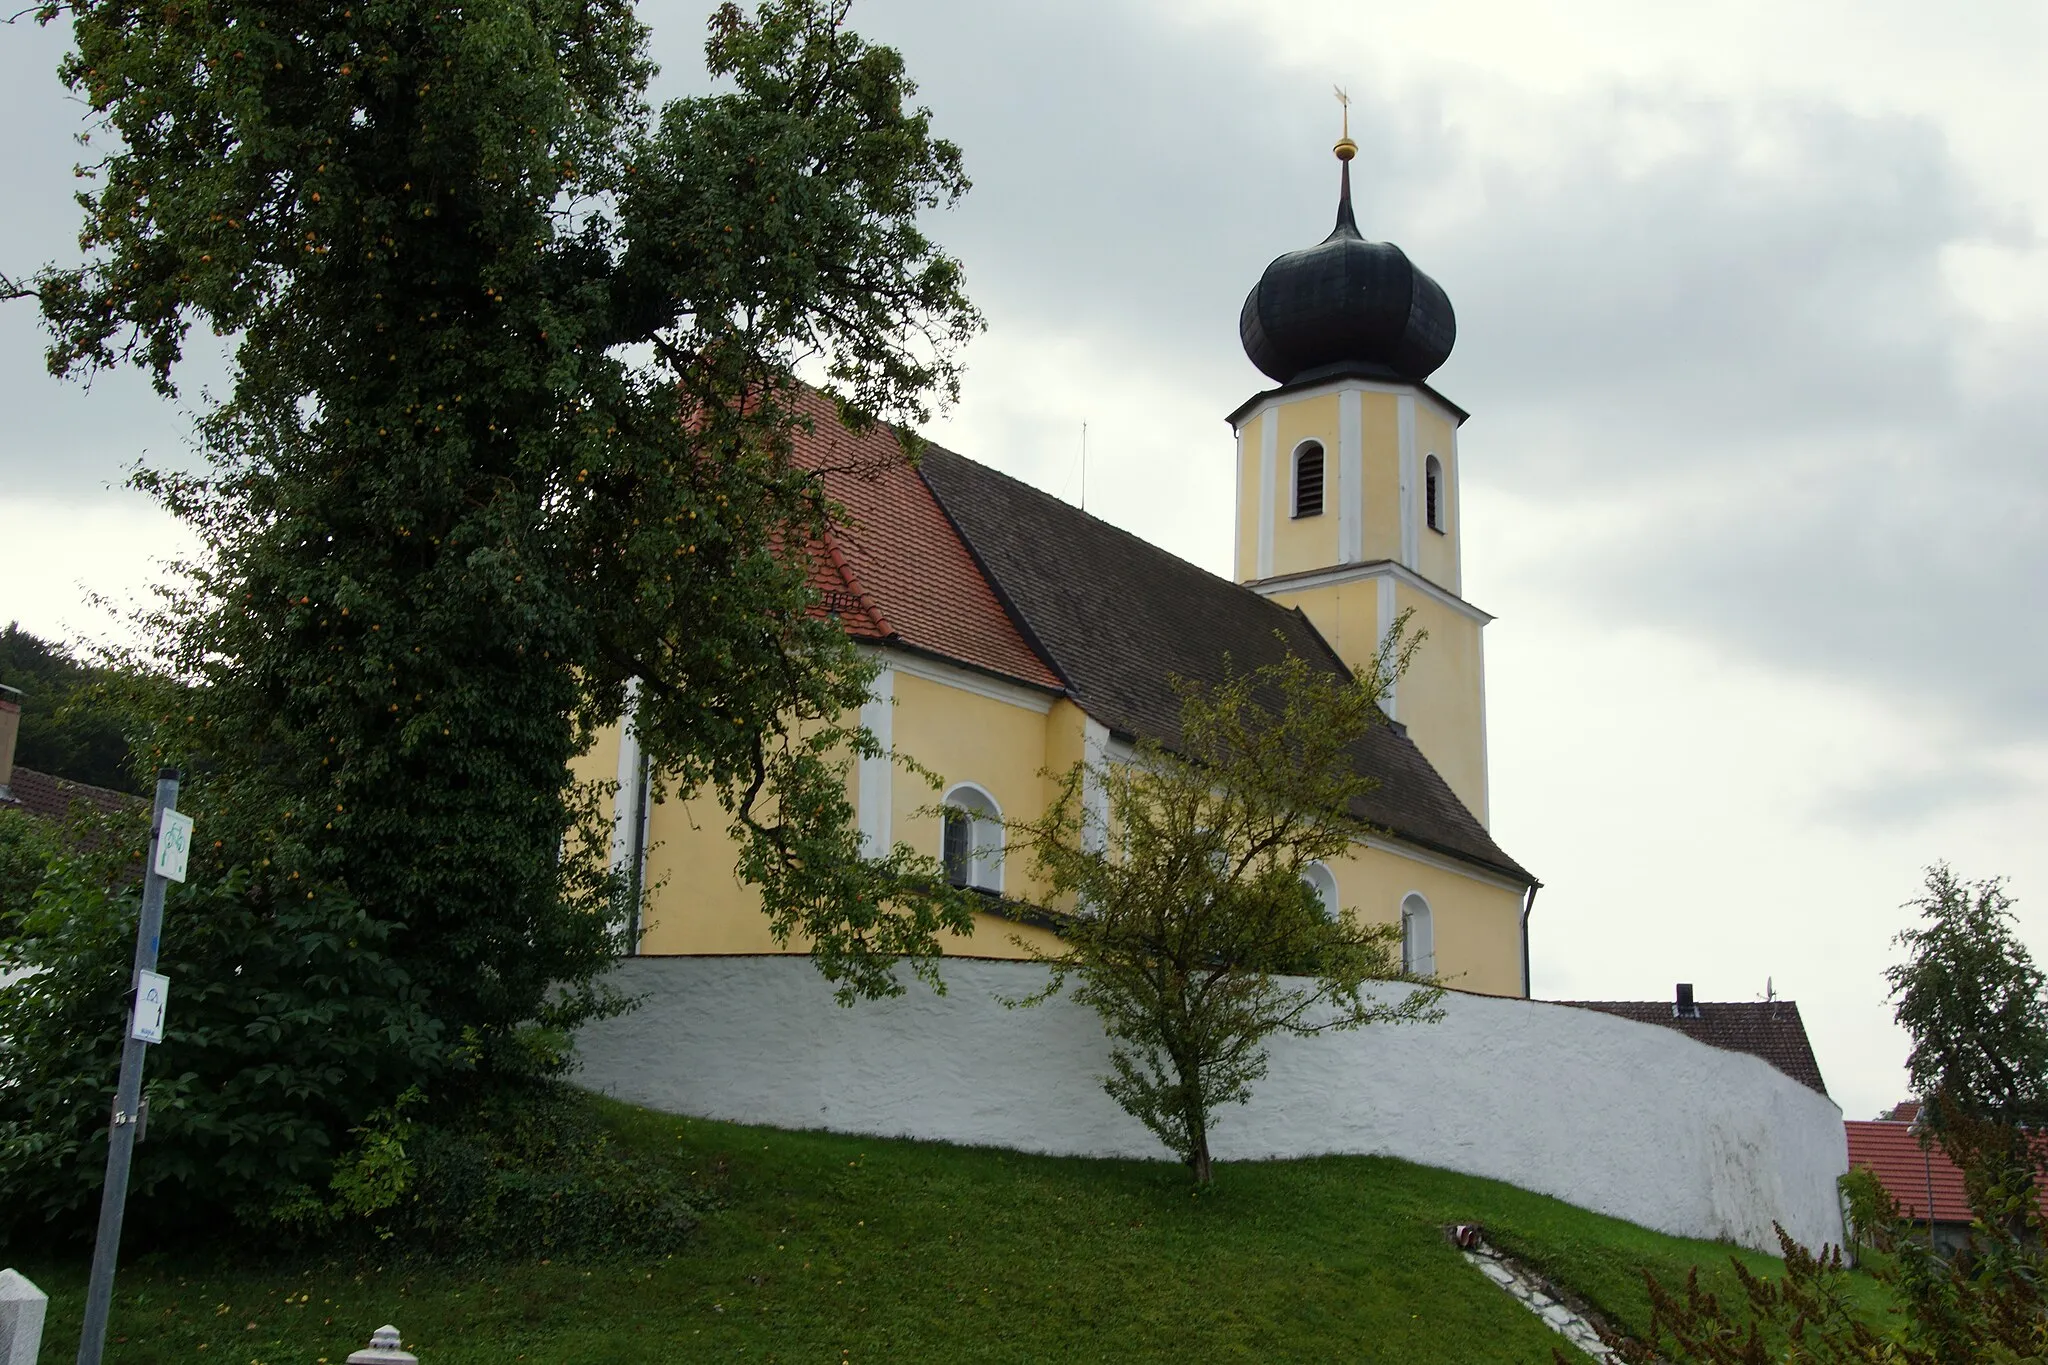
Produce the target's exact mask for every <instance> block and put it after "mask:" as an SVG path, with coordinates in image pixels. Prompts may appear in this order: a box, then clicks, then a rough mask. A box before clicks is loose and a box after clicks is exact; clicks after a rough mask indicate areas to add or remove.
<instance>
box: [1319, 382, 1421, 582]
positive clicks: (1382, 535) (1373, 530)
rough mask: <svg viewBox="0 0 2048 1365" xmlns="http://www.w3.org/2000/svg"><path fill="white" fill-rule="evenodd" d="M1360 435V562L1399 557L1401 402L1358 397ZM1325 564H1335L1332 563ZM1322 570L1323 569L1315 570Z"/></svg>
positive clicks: (1372, 395) (1386, 395)
mask: <svg viewBox="0 0 2048 1365" xmlns="http://www.w3.org/2000/svg"><path fill="white" fill-rule="evenodd" d="M1358 397H1359V419H1360V420H1359V435H1360V437H1361V441H1360V444H1361V445H1362V446H1363V447H1364V454H1365V509H1364V511H1365V517H1364V520H1363V522H1362V523H1361V527H1362V530H1363V533H1364V534H1363V539H1362V540H1361V541H1360V546H1361V548H1362V550H1363V556H1362V557H1363V558H1365V559H1368V560H1373V559H1399V558H1400V557H1401V400H1400V396H1399V395H1397V394H1391V393H1361V394H1360V395H1359V396H1358ZM1326 563H1328V564H1334V563H1336V560H1334V559H1331V560H1329V561H1326ZM1318 567H1322V566H1318Z"/></svg>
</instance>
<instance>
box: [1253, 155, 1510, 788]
mask: <svg viewBox="0 0 2048 1365" xmlns="http://www.w3.org/2000/svg"><path fill="white" fill-rule="evenodd" d="M1336 153H1337V159H1338V161H1339V163H1340V165H1341V171H1340V176H1341V189H1340V191H1339V194H1338V199H1337V226H1336V227H1335V228H1334V229H1333V230H1332V231H1331V233H1330V235H1329V236H1328V237H1326V238H1324V239H1323V240H1322V241H1321V242H1320V243H1318V244H1317V245H1315V246H1312V247H1308V248H1306V249H1305V250H1301V251H1292V252H1289V253H1288V254H1286V255H1284V256H1281V257H1280V258H1279V259H1277V260H1275V261H1274V262H1273V263H1272V264H1271V265H1269V266H1267V267H1266V272H1265V274H1264V275H1263V276H1261V277H1260V279H1259V282H1258V284H1257V285H1255V286H1253V288H1252V291H1251V293H1250V294H1249V295H1248V296H1246V298H1245V301H1244V310H1243V312H1242V313H1241V314H1240V316H1239V318H1238V335H1239V338H1240V339H1241V340H1242V341H1243V343H1244V350H1245V354H1246V355H1247V356H1248V357H1250V359H1251V362H1252V363H1253V364H1254V365H1256V366H1258V367H1259V369H1260V370H1261V371H1263V372H1264V373H1265V374H1266V375H1267V376H1268V377H1269V378H1271V379H1272V380H1273V381H1274V382H1275V383H1276V385H1277V387H1275V388H1271V389H1268V390H1266V391H1265V392H1263V393H1259V394H1256V395H1254V396H1253V397H1252V398H1251V399H1250V400H1248V401H1247V402H1246V403H1245V404H1244V405H1243V406H1242V407H1240V408H1238V409H1237V411H1235V412H1233V413H1231V414H1230V419H1229V420H1230V424H1231V426H1232V427H1233V428H1234V429H1235V431H1236V433H1237V570H1236V572H1237V578H1238V581H1240V582H1242V583H1244V584H1246V585H1247V586H1249V587H1251V588H1253V589H1255V590H1256V591H1258V592H1260V593H1262V594H1264V595H1265V596H1267V597H1270V598H1272V599H1273V600H1274V601H1276V602H1278V603H1280V604H1282V605H1283V606H1289V607H1298V608H1300V609H1301V610H1302V611H1303V612H1304V613H1306V614H1307V616H1308V618H1309V619H1310V620H1311V621H1313V622H1314V623H1315V625H1316V628H1317V629H1318V630H1320V631H1321V632H1322V634H1323V636H1324V638H1325V639H1327V640H1328V641H1329V642H1330V644H1331V645H1332V647H1334V648H1335V649H1336V651H1337V653H1338V655H1339V656H1340V657H1342V658H1343V659H1344V660H1345V662H1347V663H1349V664H1352V665H1353V666H1359V665H1362V664H1364V663H1365V662H1366V661H1368V660H1370V659H1371V657H1372V655H1373V653H1374V651H1375V650H1376V649H1377V648H1378V645H1379V641H1380V638H1381V635H1382V633H1383V632H1384V631H1386V630H1387V628H1388V627H1389V626H1390V625H1391V623H1392V622H1393V621H1394V620H1395V619H1396V618H1397V617H1398V616H1399V615H1400V614H1401V613H1402V612H1404V611H1412V612H1413V616H1412V617H1411V621H1410V625H1411V628H1419V629H1422V630H1426V631H1427V632H1428V636H1429V638H1428V639H1427V641H1425V642H1424V644H1423V645H1422V647H1421V650H1420V652H1419V653H1418V654H1417V655H1416V657H1415V662H1414V665H1413V667H1412V668H1411V669H1410V670H1409V672H1408V675H1407V676H1406V677H1404V678H1402V679H1401V681H1400V683H1399V685H1398V686H1397V687H1396V689H1395V691H1394V693H1393V695H1392V696H1390V697H1389V698H1388V701H1387V710H1388V713H1389V714H1390V715H1391V716H1392V717H1393V718H1394V719H1395V720H1396V721H1397V722H1399V723H1400V724H1401V725H1403V726H1405V727H1406V729H1407V731H1408V735H1409V737H1410V738H1411V739H1413V740H1414V741H1415V743H1416V745H1417V747H1419V748H1420V749H1421V750H1422V752H1423V754H1424V756H1426V757H1427V758H1428V759H1429V760H1430V762H1431V763H1432V764H1434V765H1435V767H1436V769H1437V771H1438V772H1440V773H1441V774H1443V777H1444V780H1445V781H1446V782H1448V783H1449V784H1450V787H1451V790H1452V791H1454V792H1456V793H1457V795H1458V797H1459V798H1460V799H1461V800H1462V801H1464V803H1465V805H1466V806H1467V807H1468V808H1469V809H1470V810H1471V811H1472V813H1473V814H1474V815H1475V816H1477V817H1478V819H1479V821H1480V823H1481V824H1485V823H1487V790H1486V673H1485V665H1484V660H1483V657H1482V652H1481V644H1480V634H1481V631H1482V630H1483V628H1484V627H1485V625H1486V623H1487V622H1488V621H1489V620H1491V619H1492V618H1491V617H1489V616H1488V615H1487V614H1486V613H1485V612H1483V611H1481V610H1479V609H1478V608H1477V607H1475V606H1473V605H1472V604H1471V603H1469V602H1467V601H1466V600H1465V599H1464V597H1463V595H1462V592H1463V585H1462V582H1461V574H1460V567H1459V561H1460V544H1459V537H1460V536H1461V534H1462V519H1461V515H1460V514H1461V511H1462V508H1461V506H1460V503H1459V499H1458V474H1459V464H1458V427H1459V426H1460V424H1462V423H1463V422H1464V420H1465V417H1466V413H1465V412H1464V410H1463V409H1461V408H1459V407H1458V405H1457V404H1455V403H1453V402H1451V401H1450V400H1449V399H1447V398H1445V397H1444V396H1443V395H1442V394H1440V393H1438V392H1437V391H1436V390H1435V389H1432V388H1431V387H1430V386H1429V384H1428V383H1427V382H1426V381H1427V380H1428V378H1429V376H1430V374H1431V373H1433V372H1434V371H1435V370H1436V369H1437V367H1438V366H1440V365H1442V364H1443V363H1444V361H1445V360H1447V359H1448V358H1449V357H1450V354H1451V347H1452V345H1453V344H1454V343H1455V341H1456V340H1457V332H1458V325H1457V318H1456V316H1455V315H1454V314H1453V313H1452V311H1451V301H1450V299H1449V298H1448V297H1447V296H1446V295H1445V294H1444V291H1443V289H1442V288H1441V287H1439V286H1438V284H1437V283H1436V281H1435V280H1432V279H1431V278H1430V277H1429V276H1427V275H1425V274H1423V273H1422V272H1421V271H1420V270H1418V269H1416V268H1415V266H1414V265H1413V264H1412V263H1410V261H1409V260H1408V257H1407V255H1406V254H1404V253H1403V252H1402V250H1401V249H1400V248H1399V247H1397V246H1394V245H1392V244H1391V243H1387V242H1369V241H1367V240H1366V239H1365V238H1364V237H1362V236H1361V235H1360V234H1359V231H1358V225H1357V223H1356V222H1355V221H1354V220H1353V218H1352V213H1351V159H1352V158H1353V157H1354V156H1356V155H1357V153H1358V146H1357V144H1356V143H1354V142H1353V141H1352V140H1351V138H1350V135H1349V131H1348V129H1347V131H1346V134H1345V136H1344V137H1343V138H1342V139H1341V140H1340V141H1339V142H1338V143H1337V146H1336Z"/></svg>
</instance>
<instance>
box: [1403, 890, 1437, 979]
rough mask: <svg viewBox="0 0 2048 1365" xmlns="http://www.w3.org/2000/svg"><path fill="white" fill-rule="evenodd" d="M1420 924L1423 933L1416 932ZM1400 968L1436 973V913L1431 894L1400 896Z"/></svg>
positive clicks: (1413, 892) (1417, 892)
mask: <svg viewBox="0 0 2048 1365" xmlns="http://www.w3.org/2000/svg"><path fill="white" fill-rule="evenodd" d="M1418 923H1420V924H1421V926H1422V932H1421V934H1420V935H1417V933H1416V932H1415V927H1416V925H1417V924H1418ZM1418 938H1419V939H1420V942H1419V943H1418V941H1417V940H1418ZM1401 970H1402V971H1404V972H1408V973H1410V974H1412V975H1415V976H1435V975H1436V912H1435V911H1434V910H1432V909H1430V906H1429V897H1427V896H1425V895H1423V894H1422V893H1421V892H1420V891H1410V892H1409V893H1408V894H1407V895H1405V896H1403V897H1401Z"/></svg>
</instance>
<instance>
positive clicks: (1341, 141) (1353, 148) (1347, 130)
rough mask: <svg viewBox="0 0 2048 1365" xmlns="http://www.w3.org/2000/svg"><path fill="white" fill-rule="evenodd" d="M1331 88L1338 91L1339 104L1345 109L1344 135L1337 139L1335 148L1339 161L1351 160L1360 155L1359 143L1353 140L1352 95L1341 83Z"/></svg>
mask: <svg viewBox="0 0 2048 1365" xmlns="http://www.w3.org/2000/svg"><path fill="white" fill-rule="evenodd" d="M1330 88H1331V89H1332V90H1334V91H1336V92H1337V105H1338V107H1339V108H1341V109H1342V110H1343V111H1344V115H1343V117H1344V135H1343V136H1342V137H1340V138H1338V139H1337V145H1336V147H1335V148H1334V149H1333V150H1334V151H1335V152H1336V153H1337V159H1338V160H1339V161H1349V160H1350V159H1351V158H1352V157H1354V156H1357V155H1358V144H1357V143H1355V142H1353V141H1352V140H1351V96H1350V95H1348V94H1346V93H1345V92H1344V87H1343V86H1341V85H1333V86H1331V87H1330Z"/></svg>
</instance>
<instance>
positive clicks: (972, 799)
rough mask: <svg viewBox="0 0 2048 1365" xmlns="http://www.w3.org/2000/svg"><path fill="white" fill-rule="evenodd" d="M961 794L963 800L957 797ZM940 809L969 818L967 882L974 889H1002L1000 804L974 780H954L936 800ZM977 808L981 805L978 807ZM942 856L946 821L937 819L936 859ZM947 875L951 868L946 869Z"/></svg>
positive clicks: (1001, 813)
mask: <svg viewBox="0 0 2048 1365" xmlns="http://www.w3.org/2000/svg"><path fill="white" fill-rule="evenodd" d="M963 797H965V798H966V800H964V801H963V800H962V799H961V798H963ZM939 805H940V807H941V809H942V810H945V811H958V812H959V813H960V814H962V815H965V816H968V817H969V824H968V826H967V830H968V855H967V856H968V871H967V884H968V885H969V886H971V887H973V888H974V889H976V890H978V891H993V892H995V893H996V894H997V895H1001V894H1002V891H1003V807H1002V803H1001V802H999V801H997V800H996V798H995V794H994V793H993V792H991V791H989V789H988V788H987V787H984V786H982V785H981V784H980V783H978V782H956V783H954V784H953V785H952V786H951V787H948V788H947V789H946V795H945V798H944V799H943V800H942V801H940V802H939ZM978 807H985V808H986V809H980V808H978ZM945 859H946V820H945V817H944V816H943V815H942V816H941V817H940V819H939V861H940V862H941V863H944V862H945ZM948 875H949V876H950V875H951V869H948Z"/></svg>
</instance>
